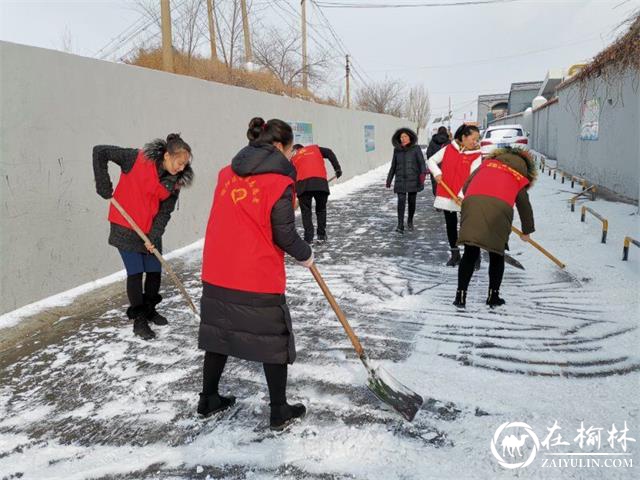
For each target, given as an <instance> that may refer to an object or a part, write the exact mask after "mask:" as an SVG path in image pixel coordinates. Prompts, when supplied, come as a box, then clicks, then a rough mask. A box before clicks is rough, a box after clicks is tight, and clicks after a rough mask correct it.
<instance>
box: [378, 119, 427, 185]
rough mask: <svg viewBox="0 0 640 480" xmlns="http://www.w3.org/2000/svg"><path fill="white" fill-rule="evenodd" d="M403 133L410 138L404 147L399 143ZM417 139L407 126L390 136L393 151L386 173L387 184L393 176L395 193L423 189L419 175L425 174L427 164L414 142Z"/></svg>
mask: <svg viewBox="0 0 640 480" xmlns="http://www.w3.org/2000/svg"><path fill="white" fill-rule="evenodd" d="M403 133H406V134H408V135H409V138H410V140H411V141H410V143H409V145H408V146H406V147H403V146H402V145H401V144H400V135H401V134H403ZM417 141H418V136H417V135H416V134H415V132H414V131H413V130H411V129H409V128H400V129H399V130H397V131H396V133H394V134H393V137H392V138H391V143H392V144H393V146H394V151H393V159H392V160H391V168H390V169H389V175H387V185H391V181H392V180H393V178H394V177H395V179H396V180H395V182H394V184H393V191H394V192H395V193H412V192H421V191H422V190H423V189H424V184H423V182H424V177H423V178H422V182H421V181H420V180H421V179H420V177H421V176H422V175H425V176H426V173H427V165H426V163H425V161H424V156H423V155H422V150H420V147H419V146H418V145H417V144H416V143H417Z"/></svg>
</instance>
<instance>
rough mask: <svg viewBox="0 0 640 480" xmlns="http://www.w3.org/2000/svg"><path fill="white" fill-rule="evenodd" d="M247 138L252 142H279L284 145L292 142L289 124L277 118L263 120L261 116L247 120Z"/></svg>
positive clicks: (291, 131)
mask: <svg viewBox="0 0 640 480" xmlns="http://www.w3.org/2000/svg"><path fill="white" fill-rule="evenodd" d="M247 138H248V139H249V140H250V141H252V142H260V143H269V144H273V143H276V142H279V143H281V144H282V145H283V146H285V147H286V146H288V145H291V144H292V143H293V130H292V129H291V125H289V124H288V123H287V122H284V121H282V120H278V119H277V118H273V119H271V120H269V121H268V122H265V121H264V120H263V119H262V118H260V117H255V118H252V119H251V121H250V122H249V130H248V131H247Z"/></svg>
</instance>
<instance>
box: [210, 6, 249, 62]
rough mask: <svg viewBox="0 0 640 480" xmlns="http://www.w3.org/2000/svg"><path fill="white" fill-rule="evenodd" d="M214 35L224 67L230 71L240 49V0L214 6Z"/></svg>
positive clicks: (238, 55)
mask: <svg viewBox="0 0 640 480" xmlns="http://www.w3.org/2000/svg"><path fill="white" fill-rule="evenodd" d="M215 12H216V14H215V21H216V35H217V36H218V45H219V48H220V51H221V53H222V59H223V61H224V63H225V65H226V66H227V67H228V68H229V69H231V68H233V67H234V66H235V62H237V58H238V57H241V51H242V50H243V48H242V33H243V32H242V11H241V8H240V0H226V1H225V2H220V1H218V2H216V4H215Z"/></svg>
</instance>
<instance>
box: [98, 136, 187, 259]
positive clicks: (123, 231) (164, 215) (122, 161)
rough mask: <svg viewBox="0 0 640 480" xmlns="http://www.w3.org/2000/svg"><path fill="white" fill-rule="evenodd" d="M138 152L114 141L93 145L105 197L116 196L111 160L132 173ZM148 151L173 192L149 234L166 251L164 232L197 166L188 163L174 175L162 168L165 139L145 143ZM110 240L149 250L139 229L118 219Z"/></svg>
mask: <svg viewBox="0 0 640 480" xmlns="http://www.w3.org/2000/svg"><path fill="white" fill-rule="evenodd" d="M138 152H139V150H138V149H137V148H122V147H115V146H112V145H96V146H95V147H93V174H94V178H95V182H96V191H97V192H98V195H100V196H101V197H102V198H104V199H110V198H111V197H112V196H113V185H112V184H111V178H110V177H109V168H108V164H109V162H114V163H115V164H117V165H118V166H119V167H120V170H122V172H123V173H128V172H129V171H131V169H132V168H133V164H134V163H135V161H136V158H137V157H138ZM144 152H145V155H146V156H147V158H149V159H151V160H153V161H154V162H155V163H156V169H157V171H158V177H159V178H160V182H162V184H163V185H164V186H165V188H166V189H167V190H169V191H170V192H172V194H171V195H170V196H169V198H167V199H166V200H164V201H163V202H160V208H159V210H158V213H157V214H156V216H155V217H154V219H153V223H152V224H151V230H150V231H149V234H148V235H147V236H148V237H149V240H151V243H153V244H154V245H155V247H156V248H157V249H158V251H159V252H161V253H162V235H163V234H164V230H165V228H166V227H167V223H169V219H170V218H171V213H172V212H173V210H174V209H175V207H176V203H177V201H178V196H179V195H180V188H181V187H182V186H188V185H190V184H191V183H192V181H193V170H192V169H191V165H188V166H187V167H186V168H185V169H184V170H183V171H182V172H180V173H179V174H177V175H171V174H169V172H167V171H166V170H164V169H163V168H162V159H163V155H164V149H163V146H162V141H161V140H155V141H153V142H151V143H148V144H147V145H145V147H144ZM109 244H110V245H113V246H114V247H116V248H119V249H121V250H126V251H130V252H141V253H148V250H147V249H146V248H145V246H144V242H143V241H142V240H141V239H140V237H139V236H138V234H137V233H136V232H135V231H133V230H131V229H129V228H126V227H123V226H121V225H117V224H115V223H112V224H111V231H110V233H109Z"/></svg>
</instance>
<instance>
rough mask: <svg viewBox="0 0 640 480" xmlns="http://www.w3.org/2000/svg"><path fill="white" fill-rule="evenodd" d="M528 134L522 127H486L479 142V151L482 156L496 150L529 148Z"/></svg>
mask: <svg viewBox="0 0 640 480" xmlns="http://www.w3.org/2000/svg"><path fill="white" fill-rule="evenodd" d="M528 137H529V134H528V133H527V132H525V130H524V128H522V125H495V126H493V127H487V130H486V131H485V132H484V135H483V136H482V140H480V150H481V151H482V154H483V155H487V154H489V153H491V151H492V150H495V149H496V148H504V147H519V148H525V149H527V148H529V138H528Z"/></svg>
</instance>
